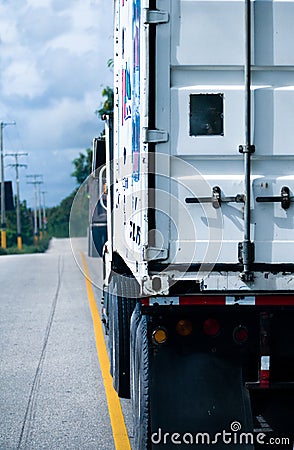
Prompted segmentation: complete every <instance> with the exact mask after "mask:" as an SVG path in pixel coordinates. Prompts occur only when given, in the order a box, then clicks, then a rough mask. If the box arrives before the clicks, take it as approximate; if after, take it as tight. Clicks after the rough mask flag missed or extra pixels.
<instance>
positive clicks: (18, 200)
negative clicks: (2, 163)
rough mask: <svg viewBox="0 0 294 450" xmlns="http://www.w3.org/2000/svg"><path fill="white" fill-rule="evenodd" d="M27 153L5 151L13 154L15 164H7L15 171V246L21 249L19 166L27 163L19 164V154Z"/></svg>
mask: <svg viewBox="0 0 294 450" xmlns="http://www.w3.org/2000/svg"><path fill="white" fill-rule="evenodd" d="M27 155H28V153H6V154H5V156H13V157H14V158H15V164H9V166H10V167H15V173H16V226H17V248H18V249H19V250H21V249H22V235H21V215H20V196H19V172H18V168H19V167H28V166H27V164H19V162H18V158H19V156H27Z"/></svg>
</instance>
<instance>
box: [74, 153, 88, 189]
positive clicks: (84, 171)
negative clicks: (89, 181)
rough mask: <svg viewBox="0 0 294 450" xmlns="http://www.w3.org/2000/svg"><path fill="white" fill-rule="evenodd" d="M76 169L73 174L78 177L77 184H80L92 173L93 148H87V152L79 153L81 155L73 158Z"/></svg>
mask: <svg viewBox="0 0 294 450" xmlns="http://www.w3.org/2000/svg"><path fill="white" fill-rule="evenodd" d="M72 163H73V165H74V167H75V170H74V171H73V172H72V174H71V176H72V177H74V178H76V180H77V184H78V185H79V186H80V185H81V184H83V182H84V181H85V180H86V178H87V177H88V176H89V175H90V173H91V167H92V150H91V149H90V148H87V149H86V153H81V152H80V153H79V156H78V157H77V158H75V159H74V160H73V162H72Z"/></svg>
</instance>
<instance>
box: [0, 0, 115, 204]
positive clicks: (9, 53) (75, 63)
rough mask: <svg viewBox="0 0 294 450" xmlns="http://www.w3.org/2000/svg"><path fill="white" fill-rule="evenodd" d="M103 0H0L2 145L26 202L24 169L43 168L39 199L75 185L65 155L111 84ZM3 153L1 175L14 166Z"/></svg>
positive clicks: (79, 147)
mask: <svg viewBox="0 0 294 450" xmlns="http://www.w3.org/2000/svg"><path fill="white" fill-rule="evenodd" d="M112 5H113V2H112V1H111V0H0V121H2V122H12V121H15V122H16V125H15V126H6V127H4V132H3V143H4V152H6V153H11V152H27V153H29V156H28V157H22V158H20V161H19V162H20V163H23V164H28V168H27V169H21V171H20V174H21V198H22V199H26V200H27V201H28V204H29V205H32V204H33V197H34V196H33V186H32V185H29V184H27V179H26V175H30V174H43V176H44V186H42V190H45V191H46V192H47V194H46V203H47V206H53V205H56V204H59V203H60V200H61V199H62V198H64V197H65V196H67V195H68V194H69V193H70V192H71V191H72V190H73V189H74V187H75V180H74V178H72V177H71V176H70V174H71V172H72V171H73V165H72V160H73V159H74V158H75V157H77V156H78V154H79V152H80V151H84V149H86V148H87V147H90V146H91V141H92V138H93V137H94V136H96V135H99V134H100V131H101V129H102V123H101V122H99V120H98V119H97V117H96V115H95V113H94V111H95V110H96V109H97V108H98V107H99V106H100V105H101V102H102V98H101V91H102V88H103V86H106V85H112V73H111V71H110V70H109V69H108V68H107V61H108V59H109V58H111V57H112ZM13 162H14V161H13V159H12V158H11V157H6V158H5V166H6V168H5V179H6V180H8V179H11V180H14V179H15V170H14V169H12V168H9V167H8V165H9V164H10V163H13Z"/></svg>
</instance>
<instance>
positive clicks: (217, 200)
mask: <svg viewBox="0 0 294 450" xmlns="http://www.w3.org/2000/svg"><path fill="white" fill-rule="evenodd" d="M185 202H186V203H211V204H212V206H213V207H214V208H215V209H218V208H220V207H221V204H222V203H245V195H244V194H237V195H235V196H232V197H222V195H221V188H220V187H219V186H214V187H213V188H212V193H211V197H186V198H185Z"/></svg>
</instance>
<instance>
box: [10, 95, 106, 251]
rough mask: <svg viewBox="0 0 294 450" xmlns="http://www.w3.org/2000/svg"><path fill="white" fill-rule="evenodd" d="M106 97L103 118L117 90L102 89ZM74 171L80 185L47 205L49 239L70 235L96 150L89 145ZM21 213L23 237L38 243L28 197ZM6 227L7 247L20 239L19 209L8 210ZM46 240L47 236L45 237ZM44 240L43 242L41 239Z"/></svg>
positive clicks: (75, 162)
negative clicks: (75, 207)
mask: <svg viewBox="0 0 294 450" xmlns="http://www.w3.org/2000/svg"><path fill="white" fill-rule="evenodd" d="M102 97H103V98H104V101H103V103H102V105H101V107H100V108H99V109H97V111H95V113H96V115H97V117H98V118H100V119H101V118H102V117H103V116H104V115H105V114H109V113H111V112H112V110H113V90H112V88H110V87H109V86H107V87H105V88H104V89H103V90H102ZM72 164H73V172H72V173H71V176H72V177H74V178H75V179H76V188H75V189H74V191H73V192H71V193H70V194H69V195H68V196H67V197H65V198H64V199H63V200H62V201H61V203H60V204H59V205H57V206H54V207H51V208H47V209H46V218H47V226H46V234H47V240H48V238H50V237H51V236H55V237H60V238H62V237H68V236H69V219H70V212H71V207H72V204H73V201H74V198H75V196H76V193H77V191H78V190H79V188H80V186H81V185H82V184H83V182H84V181H85V180H86V178H87V177H88V176H89V175H90V173H91V165H92V150H91V149H90V148H86V149H85V150H84V151H83V152H80V153H79V155H78V156H77V157H76V158H75V159H74V160H73V161H72ZM20 215H21V226H22V241H23V244H24V246H32V245H33V244H34V212H33V210H32V209H31V208H29V207H28V206H27V203H26V201H22V202H20ZM38 225H39V226H38V228H39V229H41V228H42V224H41V227H40V224H38ZM6 229H7V247H8V248H9V247H14V246H15V243H16V241H17V228H16V210H15V209H13V210H11V211H7V212H6ZM44 241H46V239H45V240H44ZM39 244H40V243H39Z"/></svg>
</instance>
